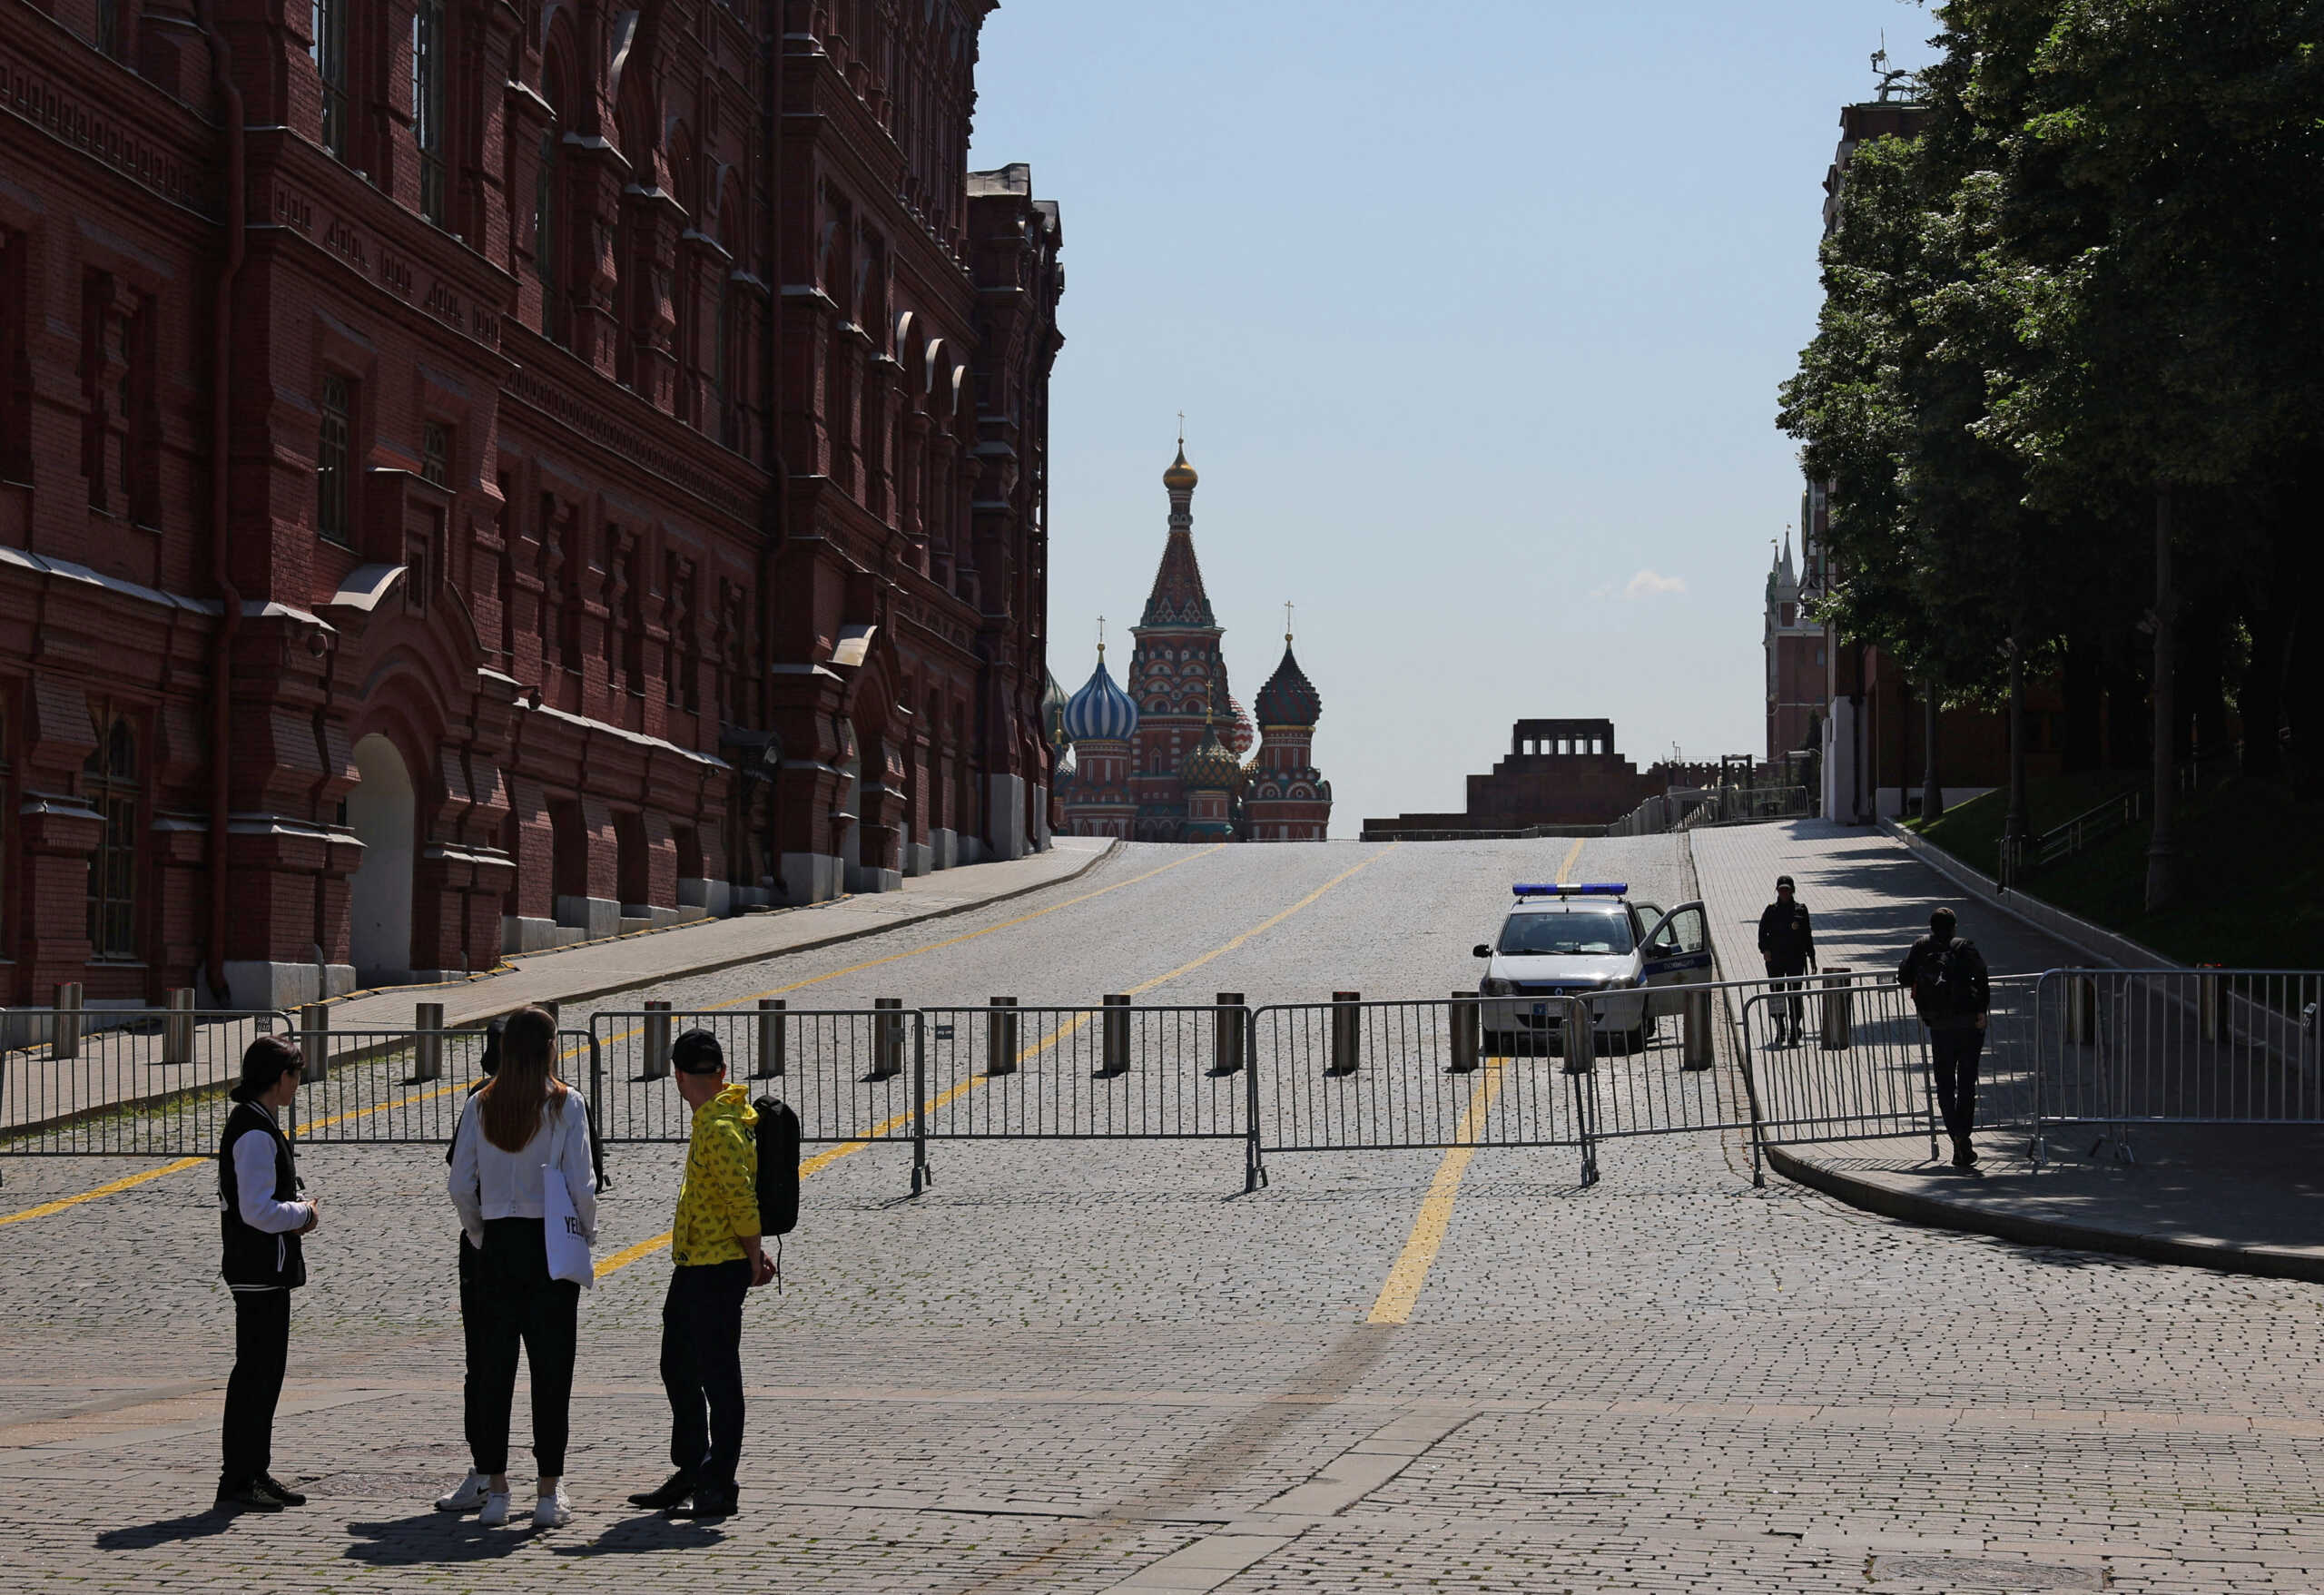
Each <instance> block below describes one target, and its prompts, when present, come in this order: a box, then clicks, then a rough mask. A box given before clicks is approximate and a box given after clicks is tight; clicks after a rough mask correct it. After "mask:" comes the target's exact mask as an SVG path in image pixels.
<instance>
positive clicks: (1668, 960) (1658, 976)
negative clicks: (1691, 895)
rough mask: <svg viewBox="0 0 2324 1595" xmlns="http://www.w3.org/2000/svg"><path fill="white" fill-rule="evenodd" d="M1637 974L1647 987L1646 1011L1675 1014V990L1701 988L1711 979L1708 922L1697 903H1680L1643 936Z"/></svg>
mask: <svg viewBox="0 0 2324 1595" xmlns="http://www.w3.org/2000/svg"><path fill="white" fill-rule="evenodd" d="M1640 963H1641V970H1640V972H1641V974H1642V975H1643V977H1644V979H1645V980H1646V984H1647V986H1648V988H1649V989H1648V992H1647V998H1646V1002H1647V1011H1648V1012H1649V1013H1655V1014H1663V1013H1677V1012H1678V1011H1679V996H1680V994H1679V987H1682V986H1701V985H1707V984H1709V980H1710V978H1711V959H1710V921H1709V919H1708V918H1707V917H1706V916H1705V915H1704V913H1703V905H1702V904H1701V903H1699V902H1682V903H1680V904H1679V906H1678V907H1677V908H1674V909H1672V910H1671V911H1669V913H1667V914H1664V915H1663V916H1662V917H1661V919H1659V920H1658V921H1655V924H1654V928H1653V929H1652V930H1649V931H1648V932H1647V933H1646V941H1645V944H1644V948H1643V950H1642V952H1641V955H1640Z"/></svg>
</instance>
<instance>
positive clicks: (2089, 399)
mask: <svg viewBox="0 0 2324 1595" xmlns="http://www.w3.org/2000/svg"><path fill="white" fill-rule="evenodd" d="M1934 15H1935V18H1936V20H1937V22H1938V24H1939V26H1940V31H1939V33H1938V34H1937V35H1936V37H1935V39H1934V40H1932V41H1931V43H1932V44H1934V45H1935V48H1936V49H1937V51H1938V59H1937V61H1936V62H1935V64H1934V65H1933V66H1931V67H1930V68H1929V69H1928V70H1927V71H1926V72H1925V73H1924V74H1922V80H1921V81H1922V84H1923V91H1924V100H1923V103H1924V106H1925V110H1924V112H1923V114H1922V117H1921V120H1920V124H1919V127H1918V129H1917V136H1915V137H1912V138H1888V139H1881V140H1876V141H1872V142H1869V143H1866V144H1864V145H1862V146H1861V147H1859V148H1858V149H1857V150H1856V153H1855V156H1854V159H1853V160H1852V161H1851V162H1850V163H1849V164H1848V166H1847V169H1846V180H1845V183H1844V186H1843V188H1842V191H1841V192H1840V194H1839V196H1838V202H1837V227H1836V228H1835V230H1834V231H1833V232H1832V235H1831V236H1830V237H1829V238H1828V239H1827V241H1826V242H1825V246H1824V252H1823V275H1824V287H1825V295H1826V297H1825V303H1824V307H1823V310H1822V313H1821V315H1820V317H1819V320H1818V322H1817V331H1816V336H1815V338H1814V340H1812V341H1811V342H1810V343H1809V344H1808V346H1807V349H1806V350H1803V351H1802V353H1801V356H1800V361H1799V367H1798V369H1797V372H1796V373H1795V374H1794V375H1793V377H1792V378H1791V379H1789V380H1788V381H1787V383H1786V384H1785V385H1784V388H1783V390H1782V395H1781V409H1780V412H1779V415H1778V424H1779V425H1780V426H1781V427H1782V428H1784V429H1785V430H1786V431H1787V432H1789V433H1790V434H1791V435H1792V436H1793V437H1795V438H1797V439H1798V440H1799V442H1800V445H1801V455H1802V460H1803V463H1804V464H1805V466H1806V468H1807V471H1808V473H1809V474H1810V476H1811V477H1813V478H1817V479H1819V480H1822V481H1825V482H1827V484H1828V485H1829V489H1830V499H1829V502H1830V515H1831V520H1830V528H1829V533H1828V537H1827V547H1828V550H1829V552H1830V554H1831V555H1832V556H1833V560H1834V564H1835V566H1836V568H1837V573H1838V576H1837V580H1836V583H1835V585H1834V586H1833V589H1832V592H1831V595H1830V597H1829V599H1828V600H1827V605H1826V609H1825V615H1826V618H1827V619H1829V620H1830V621H1832V622H1834V623H1835V624H1837V625H1838V626H1839V627H1840V628H1841V630H1842V631H1843V632H1844V633H1845V634H1846V635H1852V636H1855V637H1857V638H1860V639H1862V640H1865V641H1868V642H1872V643H1876V644H1877V645H1880V646H1881V647H1882V648H1884V649H1885V650H1886V651H1888V652H1890V653H1892V654H1894V655H1896V656H1897V657H1898V658H1899V659H1900V661H1901V662H1902V663H1903V664H1904V665H1905V667H1906V668H1907V669H1909V670H1911V671H1913V672H1914V673H1915V674H1916V675H1919V676H1921V677H1922V678H1923V679H1928V678H1930V677H1936V678H1939V679H1941V680H1943V681H1944V682H1945V684H1947V686H1948V688H1949V689H1951V690H1953V691H1955V692H1956V693H1958V692H1976V691H1978V690H1980V689H1982V688H1989V687H1990V685H1991V684H1992V682H1993V679H1994V674H1995V672H1996V671H1997V670H2000V669H2003V668H2005V658H2006V655H2005V652H2004V649H2005V647H2006V645H2008V644H2009V642H2010V641H2011V640H2012V639H2014V640H2015V642H2016V643H2017V644H2018V645H2021V646H2022V647H2024V649H2026V650H2027V651H2028V652H2029V654H2037V655H2038V654H2039V653H2041V652H2042V651H2043V650H2045V649H2048V648H2051V647H2053V646H2054V645H2058V644H2061V643H2063V642H2066V641H2068V640H2069V639H2074V638H2080V639H2083V641H2085V642H2086V641H2091V640H2093V639H2095V640H2096V641H2098V642H2099V643H2102V645H2104V646H2105V648H2106V649H2108V650H2109V651H2111V652H2113V653H2119V654H2123V655H2127V654H2128V653H2129V648H2128V646H2127V645H2128V643H2129V642H2130V640H2131V639H2132V636H2133V635H2134V628H2135V627H2136V625H2137V624H2138V623H2139V621H2140V619H2141V617H2142V615H2143V613H2144V612H2145V610H2146V608H2147V607H2148V606H2151V604H2152V576H2151V569H2152V557H2151V554H2152V524H2153V523H2152V502H2153V495H2154V490H2155V488H2156V487H2157V485H2158V484H2161V483H2170V484H2173V485H2174V487H2176V488H2178V489H2179V491H2178V492H2177V495H2176V497H2175V500H2174V501H2175V502H2176V503H2177V504H2178V505H2179V506H2180V507H2181V513H2180V517H2179V524H2180V527H2181V532H2180V541H2181V548H2182V553H2193V554H2195V555H2197V556H2198V557H2195V558H2193V559H2187V558H2182V559H2181V561H2180V565H2181V569H2182V570H2183V571H2186V572H2188V573H2189V577H2190V580H2189V586H2190V592H2189V603H2188V606H2186V613H2187V615H2189V616H2190V617H2191V620H2192V622H2193V624H2194V625H2196V627H2197V633H2198V635H2197V639H2196V645H2195V646H2193V647H2192V648H2191V653H2190V658H2191V660H2194V661H2199V662H2201V665H2202V667H2203V668H2205V669H2208V670H2210V671H2211V673H2212V674H2214V675H2217V674H2221V673H2223V672H2225V671H2226V670H2227V669H2229V668H2230V662H2232V661H2234V660H2236V659H2237V658H2238V657H2239V650H2240V654H2241V655H2248V658H2249V664H2248V666H2247V667H2246V668H2245V670H2244V671H2243V673H2242V677H2241V679H2240V680H2238V681H2236V682H2230V683H2225V684H2224V685H2223V687H2222V686H2221V684H2218V683H2214V684H2211V685H2213V686H2214V687H2220V688H2221V690H2224V691H2225V692H2227V693H2228V694H2230V695H2233V694H2235V693H2236V692H2237V691H2238V689H2241V697H2242V699H2243V707H2244V710H2245V720H2246V738H2247V747H2248V746H2249V744H2250V742H2251V740H2252V739H2253V738H2254V737H2257V738H2260V739H2264V740H2265V741H2266V742H2267V743H2269V744H2270V745H2269V746H2268V747H2267V748H2266V749H2265V750H2252V758H2253V762H2254V763H2259V764H2262V765H2264V764H2265V763H2267V756H2268V755H2269V754H2270V753H2272V743H2273V740H2274V732H2275V729H2276V718H2275V714H2274V707H2273V702H2274V701H2282V702H2284V703H2286V704H2289V705H2290V709H2291V719H2292V722H2293V724H2294V727H2295V730H2299V729H2300V723H2301V720H2302V717H2303V715H2305V714H2310V713H2312V712H2313V711H2312V710H2311V709H2310V708H2309V704H2311V703H2312V702H2313V701H2314V700H2315V699H2316V698H2317V697H2318V696H2319V694H2318V693H2317V692H2315V691H2302V690H2301V688H2302V686H2303V684H2305V685H2307V686H2309V687H2315V688H2324V680H2313V681H2311V680H2309V675H2311V674H2324V659H2319V655H2324V638H2319V635H2318V634H2319V622H2318V619H2317V615H2316V608H2317V606H2315V605H2314V604H2313V603H2312V602H2311V601H2309V599H2308V598H2307V597H2306V596H2305V595H2306V594H2307V593H2308V592H2309V591H2311V590H2313V587H2314V581H2315V577H2316V576H2319V575H2324V571H2319V570H2318V569H2317V559H2316V552H2315V551H2316V548H2317V546H2318V544H2319V538H2318V537H2317V536H2316V532H2315V528H2314V527H2313V518H2314V516H2315V513H2316V511H2315V506H2316V505H2317V504H2318V502H2319V494H2324V0H1945V4H1943V5H1939V6H1937V7H1936V8H1935V12H1934ZM2287 670H2289V671H2290V680H2289V681H2288V680H2287V679H2286V677H2285V674H2284V673H2285V672H2286V671H2287ZM2304 673H2306V674H2304ZM2255 683H2257V684H2259V685H2262V686H2265V687H2266V688H2267V691H2268V693H2270V694H2277V699H2276V700H2273V701H2271V702H2270V703H2269V704H2264V705H2263V704H2260V702H2259V701H2258V698H2259V697H2260V696H2265V695H2267V694H2255V692H2254V691H2253V690H2252V688H2253V685H2254V684H2255ZM2194 690H2195V694H2196V701H2199V702H2200V701H2201V694H2202V693H2203V692H2204V691H2205V690H2206V689H2205V684H2201V683H2197V684H2194ZM2255 720H2259V721H2264V724H2253V722H2254V721H2255ZM2317 730H2319V731H2324V727H2319V728H2317ZM2299 743H2300V745H2301V746H2303V747H2304V748H2306V749H2307V750H2308V753H2309V757H2310V758H2311V759H2315V758H2316V755H2317V754H2318V753H2319V752H2324V735H2319V734H2313V733H2311V732H2309V731H2305V730H2302V731H2300V735H2299ZM2318 763H2324V760H2319V761H2318Z"/></svg>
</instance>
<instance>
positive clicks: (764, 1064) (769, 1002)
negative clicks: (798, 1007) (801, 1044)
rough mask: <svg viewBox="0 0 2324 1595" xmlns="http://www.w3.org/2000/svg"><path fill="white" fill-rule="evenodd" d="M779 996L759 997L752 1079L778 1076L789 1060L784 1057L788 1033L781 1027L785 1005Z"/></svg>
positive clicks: (788, 1037)
mask: <svg viewBox="0 0 2324 1595" xmlns="http://www.w3.org/2000/svg"><path fill="white" fill-rule="evenodd" d="M785 1006H786V1005H785V1003H784V1001H783V999H782V998H780V997H762V998H760V999H759V1064H758V1067H757V1068H754V1069H753V1070H752V1071H751V1078H753V1079H754V1080H771V1079H774V1078H777V1077H779V1076H780V1075H781V1074H782V1073H783V1067H784V1065H785V1064H786V1063H787V1062H788V1061H789V1059H788V1058H785V1057H784V1051H785V1049H786V1044H787V1043H788V1041H789V1039H790V1033H789V1032H788V1031H786V1030H785V1029H783V1009H784V1007H785Z"/></svg>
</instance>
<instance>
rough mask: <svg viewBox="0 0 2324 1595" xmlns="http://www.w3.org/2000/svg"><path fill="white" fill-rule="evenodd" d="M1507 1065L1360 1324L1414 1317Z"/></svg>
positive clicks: (1569, 855)
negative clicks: (1486, 1116)
mask: <svg viewBox="0 0 2324 1595" xmlns="http://www.w3.org/2000/svg"><path fill="white" fill-rule="evenodd" d="M1581 840H1582V839H1581V837H1578V836H1577V837H1575V838H1574V839H1573V845H1572V846H1571V847H1570V848H1568V849H1567V850H1566V855H1565V858H1564V860H1563V861H1561V863H1560V864H1559V865H1558V872H1557V879H1558V880H1560V881H1564V880H1569V879H1571V876H1572V873H1573V867H1574V865H1575V864H1577V863H1579V862H1580V861H1581ZM1508 1062H1509V1060H1508V1059H1507V1058H1489V1059H1487V1060H1486V1063H1485V1074H1484V1078H1482V1079H1481V1080H1479V1081H1478V1082H1477V1086H1476V1089H1475V1090H1473V1091H1472V1092H1471V1093H1470V1094H1469V1106H1468V1108H1467V1110H1466V1111H1465V1112H1463V1113H1462V1115H1461V1123H1460V1125H1459V1127H1457V1128H1455V1129H1454V1130H1453V1132H1452V1138H1453V1140H1454V1141H1456V1142H1458V1143H1460V1145H1457V1146H1454V1147H1450V1148H1448V1149H1447V1150H1446V1152H1445V1154H1444V1160H1443V1162H1442V1163H1439V1164H1438V1165H1437V1166H1436V1177H1435V1178H1434V1179H1432V1180H1430V1181H1429V1182H1428V1195H1426V1196H1423V1197H1422V1198H1421V1203H1420V1212H1419V1213H1418V1215H1416V1216H1414V1217H1413V1231H1412V1234H1411V1235H1410V1236H1406V1237H1405V1240H1404V1249H1403V1251H1402V1252H1400V1253H1398V1254H1397V1255H1396V1262H1395V1265H1394V1266H1393V1267H1392V1268H1390V1269H1389V1270H1388V1277H1387V1278H1386V1279H1385V1280H1384V1281H1383V1282H1382V1284H1381V1286H1380V1294H1379V1295H1378V1296H1376V1297H1375V1298H1374V1300H1373V1303H1372V1312H1371V1314H1369V1315H1368V1316H1367V1317H1366V1318H1365V1319H1364V1322H1365V1323H1366V1324H1403V1323H1405V1322H1406V1321H1408V1320H1409V1319H1410V1318H1411V1317H1412V1315H1413V1306H1414V1305H1417V1304H1418V1302H1419V1301H1420V1293H1421V1292H1422V1290H1423V1289H1424V1288H1426V1286H1427V1285H1428V1271H1429V1268H1430V1266H1431V1265H1433V1264H1434V1263H1435V1261H1436V1254H1437V1252H1438V1251H1439V1250H1440V1249H1441V1248H1442V1247H1443V1245H1444V1235H1445V1232H1446V1231H1447V1230H1448V1229H1450V1228H1451V1227H1452V1204H1453V1202H1454V1201H1455V1200H1457V1199H1458V1198H1459V1196H1460V1195H1461V1180H1462V1177H1463V1176H1465V1175H1466V1174H1467V1173H1468V1172H1469V1163H1470V1160H1471V1159H1472V1158H1474V1157H1476V1155H1477V1148H1476V1146H1475V1141H1476V1138H1477V1132H1478V1130H1479V1129H1481V1128H1482V1127H1483V1125H1484V1119H1485V1114H1486V1112H1487V1111H1488V1110H1489V1109H1491V1108H1492V1099H1493V1097H1494V1096H1495V1094H1497V1093H1498V1092H1499V1091H1500V1089H1501V1079H1502V1069H1503V1068H1506V1067H1507V1066H1508Z"/></svg>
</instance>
